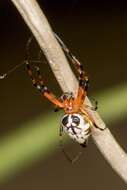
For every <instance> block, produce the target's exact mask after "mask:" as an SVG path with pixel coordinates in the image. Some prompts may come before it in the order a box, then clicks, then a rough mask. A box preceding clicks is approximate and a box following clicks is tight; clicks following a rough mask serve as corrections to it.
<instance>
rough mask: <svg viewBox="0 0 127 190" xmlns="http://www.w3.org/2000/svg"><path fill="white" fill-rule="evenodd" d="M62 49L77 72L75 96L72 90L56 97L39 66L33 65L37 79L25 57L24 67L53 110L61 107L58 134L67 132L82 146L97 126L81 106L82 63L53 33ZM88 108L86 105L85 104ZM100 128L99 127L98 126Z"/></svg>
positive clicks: (85, 81)
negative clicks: (46, 83) (77, 82)
mask: <svg viewBox="0 0 127 190" xmlns="http://www.w3.org/2000/svg"><path fill="white" fill-rule="evenodd" d="M54 35H55V37H56V39H57V40H58V42H59V44H60V45H61V47H62V49H63V50H64V52H65V53H66V56H67V57H68V59H69V60H70V61H71V62H72V63H73V64H74V66H75V68H76V70H77V72H78V74H79V88H78V93H77V96H76V97H75V96H74V94H73V93H72V92H67V93H64V94H63V95H62V96H61V97H60V98H59V99H57V98H56V97H55V96H54V94H53V93H52V92H50V91H49V89H48V88H47V86H45V85H44V83H43V80H42V76H41V73H40V69H39V67H35V68H36V71H37V76H38V77H37V80H36V79H35V78H34V76H33V73H32V69H31V67H30V63H29V61H28V59H26V62H25V63H26V68H27V72H28V75H29V76H30V78H31V80H32V83H33V85H34V86H35V87H36V88H37V89H38V90H39V92H40V93H41V95H44V96H45V97H46V98H47V99H48V100H49V101H51V102H52V103H53V104H54V105H55V106H56V107H57V108H56V110H55V111H58V110H59V109H63V110H64V112H65V114H64V116H63V117H62V119H61V125H60V136H62V134H63V132H65V133H67V134H68V135H69V136H70V137H71V138H72V139H73V140H75V141H77V142H78V143H79V144H80V145H81V146H82V147H86V146H87V141H88V137H89V136H90V134H91V127H93V126H95V127H96V128H99V127H98V126H97V125H96V124H95V122H94V120H93V118H92V117H91V116H90V115H89V113H88V112H87V110H86V109H85V107H84V106H83V103H84V100H85V98H86V95H87V90H88V83H89V79H88V76H87V75H86V74H85V72H84V70H83V65H82V64H81V63H80V62H79V61H78V60H77V59H76V57H75V56H74V55H73V54H72V53H71V52H70V51H69V49H68V48H67V47H66V46H65V44H64V43H63V41H62V40H61V39H60V38H59V37H58V36H57V35H56V34H54ZM31 40H32V38H31V39H29V41H28V43H27V52H28V50H29V45H30V43H31ZM86 108H87V109H88V106H87V105H86ZM90 109H92V110H96V109H97V102H96V106H95V107H91V108H90ZM99 129H100V130H102V129H101V128H99Z"/></svg>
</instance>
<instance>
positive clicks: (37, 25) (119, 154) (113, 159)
mask: <svg viewBox="0 0 127 190" xmlns="http://www.w3.org/2000/svg"><path fill="white" fill-rule="evenodd" d="M12 2H13V3H14V4H15V6H16V7H17V9H18V11H19V12H20V14H21V16H22V17H23V19H24V20H25V22H26V23H27V25H28V27H29V28H30V30H31V31H32V33H33V35H34V36H35V38H36V40H37V42H38V43H39V45H40V47H41V49H42V50H43V52H44V54H45V55H46V57H47V60H48V62H49V64H50V66H51V68H52V71H53V73H54V75H55V77H56V79H57V81H58V83H59V85H60V86H61V88H62V90H63V91H64V92H67V91H72V92H74V93H76V90H77V86H78V83H77V80H76V78H75V77H74V75H73V73H72V71H71V69H70V67H69V65H68V63H67V60H66V58H65V56H64V54H63V52H62V50H61V48H60V46H59V44H58V43H57V41H56V39H55V37H54V35H53V32H52V30H51V28H50V26H49V24H48V21H47V19H46V18H45V16H44V14H43V12H42V10H41V9H40V7H39V6H38V4H37V2H36V1H35V0H18V1H17V0H12ZM86 103H87V104H88V105H90V102H89V100H88V99H87V100H86ZM90 114H92V116H93V117H94V119H95V121H96V124H97V125H98V126H99V127H101V128H105V124H104V122H103V121H102V119H101V118H100V116H99V115H98V113H97V112H92V111H91V113H90ZM92 137H93V139H94V141H95V143H96V145H97V147H98V149H99V150H100V151H101V153H102V154H103V156H104V157H105V159H106V160H107V161H108V163H109V164H110V165H111V167H112V168H113V169H114V170H115V171H116V172H117V173H118V174H119V176H120V177H121V178H122V179H123V180H124V181H125V182H127V155H126V153H125V152H124V151H123V149H122V148H121V147H120V146H119V144H118V143H117V142H116V140H115V139H114V137H113V136H112V134H111V132H110V131H109V129H106V130H104V131H100V130H98V129H95V128H93V133H92Z"/></svg>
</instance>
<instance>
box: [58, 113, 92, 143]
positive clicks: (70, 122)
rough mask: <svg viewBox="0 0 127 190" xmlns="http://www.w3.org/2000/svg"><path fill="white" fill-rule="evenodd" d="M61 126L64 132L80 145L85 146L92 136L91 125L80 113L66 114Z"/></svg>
mask: <svg viewBox="0 0 127 190" xmlns="http://www.w3.org/2000/svg"><path fill="white" fill-rule="evenodd" d="M61 124H62V128H63V131H64V132H65V133H67V134H68V135H69V136H70V137H71V138H72V139H74V140H75V141H77V142H78V143H80V144H84V143H85V142H86V141H87V139H88V137H89V135H90V134H91V130H90V123H89V122H88V121H86V119H85V118H84V117H83V115H81V114H79V113H73V114H65V115H64V116H63V118H62V120H61Z"/></svg>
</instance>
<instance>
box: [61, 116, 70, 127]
mask: <svg viewBox="0 0 127 190" xmlns="http://www.w3.org/2000/svg"><path fill="white" fill-rule="evenodd" d="M68 117H69V116H68V115H67V116H65V117H64V118H63V119H62V124H63V125H64V126H66V125H67V124H68Z"/></svg>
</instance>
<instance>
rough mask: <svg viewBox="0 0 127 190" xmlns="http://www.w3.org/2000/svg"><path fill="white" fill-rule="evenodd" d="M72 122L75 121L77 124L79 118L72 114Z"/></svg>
mask: <svg viewBox="0 0 127 190" xmlns="http://www.w3.org/2000/svg"><path fill="white" fill-rule="evenodd" d="M72 122H73V123H75V124H77V125H79V123H80V118H79V117H77V116H74V115H73V116H72Z"/></svg>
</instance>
